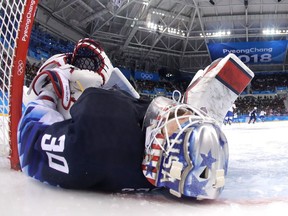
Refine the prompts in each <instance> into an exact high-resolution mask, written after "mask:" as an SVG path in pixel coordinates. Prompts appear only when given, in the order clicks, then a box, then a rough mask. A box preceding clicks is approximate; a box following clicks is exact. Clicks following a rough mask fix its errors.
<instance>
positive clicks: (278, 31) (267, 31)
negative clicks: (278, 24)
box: [262, 28, 288, 35]
mask: <svg viewBox="0 0 288 216" xmlns="http://www.w3.org/2000/svg"><path fill="white" fill-rule="evenodd" d="M262 33H263V34H265V35H277V34H288V30H287V29H274V28H272V29H264V30H263V31H262Z"/></svg>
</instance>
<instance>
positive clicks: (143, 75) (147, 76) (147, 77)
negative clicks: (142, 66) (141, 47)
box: [141, 73, 153, 80]
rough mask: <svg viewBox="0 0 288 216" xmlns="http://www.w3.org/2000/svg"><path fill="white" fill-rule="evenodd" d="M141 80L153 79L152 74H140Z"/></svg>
mask: <svg viewBox="0 0 288 216" xmlns="http://www.w3.org/2000/svg"><path fill="white" fill-rule="evenodd" d="M141 78H142V79H144V80H152V79H153V74H148V73H141Z"/></svg>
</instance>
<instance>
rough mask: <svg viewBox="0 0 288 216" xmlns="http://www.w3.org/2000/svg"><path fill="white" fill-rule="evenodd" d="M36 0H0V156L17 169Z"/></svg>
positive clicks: (18, 166)
mask: <svg viewBox="0 0 288 216" xmlns="http://www.w3.org/2000/svg"><path fill="white" fill-rule="evenodd" d="M37 5H38V0H18V1H10V0H8V1H4V2H3V1H2V3H1V8H0V10H1V11H0V13H1V14H0V26H1V32H0V43H1V44H0V52H1V65H0V67H1V68H0V84H1V85H0V118H1V119H0V127H1V129H0V133H1V134H0V137H1V138H0V157H6V158H8V159H9V160H10V164H11V168H12V169H15V170H20V163H19V156H18V148H17V127H18V123H19V120H20V118H21V115H22V95H23V85H24V76H25V67H26V57H27V53H28V46H29V41H30V34H31V30H32V26H33V22H34V17H35V14H36V8H37Z"/></svg>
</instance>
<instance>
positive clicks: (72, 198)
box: [0, 122, 288, 216]
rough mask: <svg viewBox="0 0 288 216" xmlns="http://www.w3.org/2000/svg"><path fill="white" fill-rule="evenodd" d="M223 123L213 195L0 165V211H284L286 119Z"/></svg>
mask: <svg viewBox="0 0 288 216" xmlns="http://www.w3.org/2000/svg"><path fill="white" fill-rule="evenodd" d="M223 129H224V132H225V134H226V136H227V139H228V141H229V152H230V160H229V171H228V175H227V178H226V186H225V189H224V191H223V193H222V194H221V196H220V197H219V198H218V199H217V200H211V201H210V200H204V201H195V200H189V199H184V200H183V199H178V198H174V197H172V196H170V195H169V194H166V193H164V194H161V193H152V194H149V193H148V194H143V193H139V194H103V193H97V192H91V191H90V192H89V191H73V190H64V189H60V188H56V187H52V186H49V185H46V184H43V183H39V182H37V181H36V180H33V179H32V178H29V177H27V176H25V175H24V174H23V173H21V172H16V171H13V170H10V169H8V168H0V215H1V216H6V215H9V216H10V215H13V216H14V215H19V216H20V215H21V216H26V215H27V216H28V215H29V216H33V215H37V216H41V215H47V216H48V215H49V216H52V215H53V216H57V215H61V216H65V215H67V216H74V215H81V216H82V215H83V216H85V215H89V216H90V215H97V216H98V215H99V216H100V215H105V216H108V215H117V216H118V215H125V216H128V215H131V216H135V215H136V216H140V215H145V216H147V215H153V216H158V215H165V216H170V215H177V216H186V215H191V216H192V215H196V216H205V215H207V216H208V215H209V216H211V215H221V216H225V215H227V216H228V215H229V216H237V215H241V216H245V215H247V216H250V215H255V214H256V215H260V214H261V216H265V215H267V216H268V215H276V214H277V215H287V212H285V210H288V139H287V136H286V135H287V134H286V133H288V122H264V123H262V122H257V123H255V124H250V125H248V124H247V123H241V124H238V123H237V124H233V125H227V126H224V127H223Z"/></svg>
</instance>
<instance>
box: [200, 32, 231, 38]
mask: <svg viewBox="0 0 288 216" xmlns="http://www.w3.org/2000/svg"><path fill="white" fill-rule="evenodd" d="M229 35H231V31H218V32H206V33H205V37H227V36H229ZM200 37H204V35H203V34H202V33H200Z"/></svg>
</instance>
